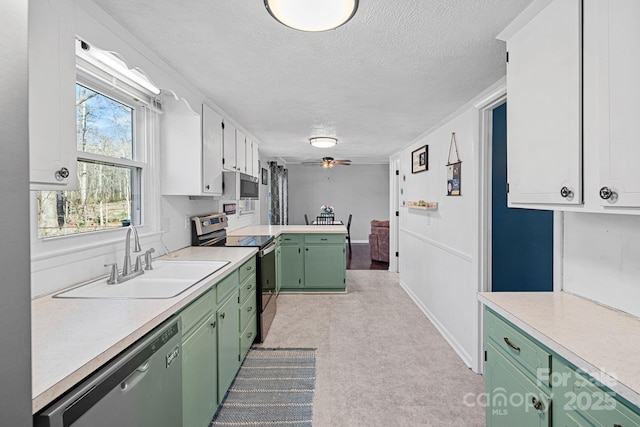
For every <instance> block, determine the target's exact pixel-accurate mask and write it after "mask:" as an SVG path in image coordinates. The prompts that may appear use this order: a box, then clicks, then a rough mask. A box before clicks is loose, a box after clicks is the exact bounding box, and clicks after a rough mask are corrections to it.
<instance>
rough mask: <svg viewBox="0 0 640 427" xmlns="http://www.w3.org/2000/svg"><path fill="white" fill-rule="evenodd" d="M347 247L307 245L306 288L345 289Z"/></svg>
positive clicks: (305, 259) (305, 262) (305, 255)
mask: <svg viewBox="0 0 640 427" xmlns="http://www.w3.org/2000/svg"><path fill="white" fill-rule="evenodd" d="M345 270H346V258H345V245H344V244H342V245H330V244H320V245H306V246H305V248H304V286H305V288H325V289H344V287H345Z"/></svg>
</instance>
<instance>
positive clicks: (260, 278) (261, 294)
mask: <svg viewBox="0 0 640 427" xmlns="http://www.w3.org/2000/svg"><path fill="white" fill-rule="evenodd" d="M191 224H192V226H191V245H192V246H227V247H233V246H235V247H256V248H258V258H257V262H256V265H257V272H256V282H257V283H256V285H257V286H256V298H257V302H256V304H257V305H256V306H257V307H260V313H259V315H258V334H257V336H256V341H257V342H262V341H264V338H265V337H266V336H267V332H268V331H269V327H270V326H271V322H273V318H274V317H275V315H276V311H277V299H276V256H275V249H276V243H275V240H274V239H273V236H227V230H226V229H227V225H228V223H227V215H226V214H223V213H214V214H210V215H203V216H194V217H192V218H191Z"/></svg>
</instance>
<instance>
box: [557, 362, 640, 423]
mask: <svg viewBox="0 0 640 427" xmlns="http://www.w3.org/2000/svg"><path fill="white" fill-rule="evenodd" d="M571 373H572V376H571V377H570V378H571V380H570V384H569V392H568V393H566V395H565V398H566V399H567V401H566V402H565V407H564V408H562V409H563V410H567V411H572V410H575V411H577V413H578V414H579V415H581V416H582V417H584V419H585V420H587V421H588V422H589V423H590V424H589V425H594V426H598V427H600V426H603V427H605V426H606V427H611V426H621V427H627V426H639V425H640V415H639V414H637V413H635V412H633V411H632V410H631V409H629V408H628V407H627V406H625V405H624V404H623V403H622V402H620V401H619V400H617V399H616V398H615V393H614V392H612V391H607V390H605V389H603V388H600V387H599V386H597V385H596V384H595V383H594V380H593V379H590V378H587V377H586V376H584V375H582V374H580V373H578V372H575V371H573V370H571ZM576 419H578V417H576Z"/></svg>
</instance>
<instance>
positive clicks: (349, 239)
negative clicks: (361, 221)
mask: <svg viewBox="0 0 640 427" xmlns="http://www.w3.org/2000/svg"><path fill="white" fill-rule="evenodd" d="M352 217H353V214H349V219H348V220H347V242H349V254H351V218H352Z"/></svg>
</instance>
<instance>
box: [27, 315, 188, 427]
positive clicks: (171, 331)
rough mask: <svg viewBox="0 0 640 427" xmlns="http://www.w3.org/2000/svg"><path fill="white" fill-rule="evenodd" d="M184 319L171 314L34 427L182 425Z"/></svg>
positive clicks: (41, 416)
mask: <svg viewBox="0 0 640 427" xmlns="http://www.w3.org/2000/svg"><path fill="white" fill-rule="evenodd" d="M180 329H181V323H180V319H179V318H175V317H174V318H172V319H171V320H169V321H167V322H165V323H164V324H163V325H161V326H159V327H158V328H156V329H155V330H154V331H152V332H150V333H149V335H147V336H145V337H143V338H142V339H141V340H140V341H138V342H136V343H135V344H133V345H132V346H131V347H130V348H128V349H127V350H125V351H124V352H123V353H122V354H121V355H119V356H118V357H116V358H115V359H114V360H113V361H111V362H110V363H108V364H107V365H106V366H105V367H103V368H102V369H100V370H99V371H97V372H96V373H94V374H93V375H92V376H90V377H89V378H87V379H86V380H85V381H83V382H82V383H80V384H79V385H78V386H77V387H75V388H74V389H72V390H71V391H70V392H69V393H68V394H66V395H65V396H63V397H62V398H61V399H60V400H58V401H57V402H55V403H54V404H53V405H52V406H50V407H48V408H46V409H45V410H44V411H43V412H41V413H40V414H38V415H36V416H35V417H34V426H35V427H61V426H64V427H67V426H73V427H83V426H87V427H89V426H91V427H101V426H105V427H106V426H109V427H113V426H119V427H162V426H166V427H176V426H180V425H182V354H181V353H182V347H181V333H180Z"/></svg>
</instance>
